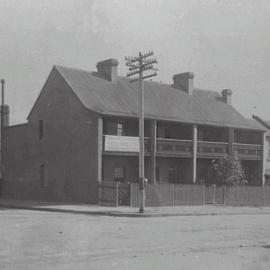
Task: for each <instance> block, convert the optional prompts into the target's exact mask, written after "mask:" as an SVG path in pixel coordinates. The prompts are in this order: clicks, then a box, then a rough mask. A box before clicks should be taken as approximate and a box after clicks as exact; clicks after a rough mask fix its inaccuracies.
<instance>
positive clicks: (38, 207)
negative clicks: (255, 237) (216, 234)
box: [0, 199, 270, 217]
mask: <svg viewBox="0 0 270 270" xmlns="http://www.w3.org/2000/svg"><path fill="white" fill-rule="evenodd" d="M1 208H2V209H3V208H4V209H25V210H34V211H47V212H59V213H72V214H86V215H103V216H115V217H169V216H215V215H270V207H246V206H239V207H235V206H222V205H203V206H174V207H146V208H145V211H144V213H139V211H138V208H134V207H129V206H119V207H105V206H98V205H89V204H79V203H65V202H42V201H30V200H11V199H0V210H1Z"/></svg>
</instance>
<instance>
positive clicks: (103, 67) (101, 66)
mask: <svg viewBox="0 0 270 270" xmlns="http://www.w3.org/2000/svg"><path fill="white" fill-rule="evenodd" d="M117 66H118V61H117V59H113V58H110V59H107V60H104V61H101V62H98V63H97V73H98V75H99V76H100V77H101V78H103V79H106V80H108V81H111V82H116V81H117Z"/></svg>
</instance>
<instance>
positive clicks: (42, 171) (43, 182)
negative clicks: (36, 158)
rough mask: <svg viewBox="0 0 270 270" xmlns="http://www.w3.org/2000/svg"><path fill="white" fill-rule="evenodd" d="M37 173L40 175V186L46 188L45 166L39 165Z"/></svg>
mask: <svg viewBox="0 0 270 270" xmlns="http://www.w3.org/2000/svg"><path fill="white" fill-rule="evenodd" d="M39 173H40V186H41V187H47V185H48V183H47V172H46V166H45V164H41V165H40V167H39Z"/></svg>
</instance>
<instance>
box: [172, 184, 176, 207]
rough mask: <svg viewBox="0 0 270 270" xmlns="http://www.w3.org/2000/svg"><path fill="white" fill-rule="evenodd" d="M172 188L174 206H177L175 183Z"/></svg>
mask: <svg viewBox="0 0 270 270" xmlns="http://www.w3.org/2000/svg"><path fill="white" fill-rule="evenodd" d="M172 190H173V202H172V203H173V206H175V184H173V185H172Z"/></svg>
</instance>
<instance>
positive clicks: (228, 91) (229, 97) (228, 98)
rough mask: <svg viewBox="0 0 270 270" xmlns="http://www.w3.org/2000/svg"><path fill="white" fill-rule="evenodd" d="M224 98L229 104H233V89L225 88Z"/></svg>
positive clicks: (223, 91)
mask: <svg viewBox="0 0 270 270" xmlns="http://www.w3.org/2000/svg"><path fill="white" fill-rule="evenodd" d="M221 94H222V100H223V102H225V103H226V104H228V105H232V90H231V89H223V90H222V91H221Z"/></svg>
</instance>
